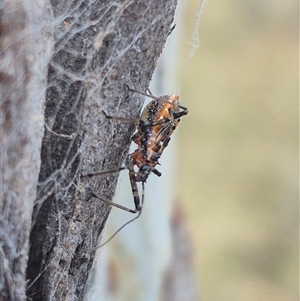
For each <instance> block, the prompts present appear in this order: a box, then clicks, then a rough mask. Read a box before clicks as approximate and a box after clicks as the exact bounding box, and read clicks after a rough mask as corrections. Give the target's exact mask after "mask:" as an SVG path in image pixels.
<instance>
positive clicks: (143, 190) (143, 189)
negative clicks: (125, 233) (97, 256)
mask: <svg viewBox="0 0 300 301" xmlns="http://www.w3.org/2000/svg"><path fill="white" fill-rule="evenodd" d="M144 199H145V185H144V182H142V203H141V208H140V210H139V213H138V215H137V216H136V217H134V218H133V219H131V220H129V221H128V222H127V223H125V224H124V225H123V226H122V227H120V228H119V229H118V230H117V231H116V232H115V233H114V234H113V235H112V236H111V237H110V238H109V239H108V240H107V241H105V242H104V243H102V244H101V245H99V246H97V247H95V248H94V249H93V250H96V249H99V248H101V247H103V246H104V245H106V244H107V243H108V242H110V241H111V240H112V239H113V238H114V237H115V236H116V235H117V234H118V233H119V232H120V231H121V230H122V229H123V228H125V227H126V226H127V225H129V224H130V223H132V222H133V221H135V220H136V219H138V218H139V217H140V215H141V214H142V208H143V204H144Z"/></svg>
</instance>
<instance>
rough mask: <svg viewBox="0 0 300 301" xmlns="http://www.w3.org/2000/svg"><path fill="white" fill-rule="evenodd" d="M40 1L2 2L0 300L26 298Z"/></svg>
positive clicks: (44, 25)
mask: <svg viewBox="0 0 300 301" xmlns="http://www.w3.org/2000/svg"><path fill="white" fill-rule="evenodd" d="M49 12H50V11H49V10H48V9H47V6H46V4H45V2H44V1H39V3H33V2H32V1H30V0H24V1H4V2H2V3H1V11H0V15H1V27H0V28H1V46H0V47H1V51H0V53H1V54H0V55H1V76H0V84H1V108H0V112H1V113H0V114H1V124H0V145H1V147H0V156H1V167H0V168H1V173H0V178H1V180H0V183H1V184H0V185H1V201H0V207H1V209H0V210H1V211H0V300H14V301H18V300H25V298H26V295H25V287H26V267H27V260H28V249H29V230H30V226H31V218H32V210H33V206H34V200H35V197H36V187H37V181H38V174H39V170H40V162H41V160H40V150H41V142H42V137H43V132H44V122H43V120H44V119H43V114H44V99H45V91H46V83H47V81H46V79H47V65H48V61H49V58H50V54H51V49H52V40H51V39H52V38H51V37H52V34H51V27H50V17H49Z"/></svg>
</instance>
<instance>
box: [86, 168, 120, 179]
mask: <svg viewBox="0 0 300 301" xmlns="http://www.w3.org/2000/svg"><path fill="white" fill-rule="evenodd" d="M124 169H126V167H119V168H117V169H111V170H106V171H99V172H94V173H88V174H86V175H82V177H89V178H91V177H97V176H103V175H108V174H111V173H115V172H119V171H121V170H124Z"/></svg>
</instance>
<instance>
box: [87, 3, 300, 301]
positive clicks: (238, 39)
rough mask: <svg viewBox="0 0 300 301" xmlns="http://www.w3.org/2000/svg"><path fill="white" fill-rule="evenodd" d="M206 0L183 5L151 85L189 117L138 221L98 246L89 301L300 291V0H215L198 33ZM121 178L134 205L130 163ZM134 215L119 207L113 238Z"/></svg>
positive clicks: (123, 195)
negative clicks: (177, 97)
mask: <svg viewBox="0 0 300 301" xmlns="http://www.w3.org/2000/svg"><path fill="white" fill-rule="evenodd" d="M199 2H200V1H199V0H187V1H180V2H179V5H178V10H177V15H176V18H175V23H176V28H175V30H174V31H173V33H172V34H171V36H170V40H169V41H168V43H167V44H166V48H165V50H164V53H163V56H162V59H161V61H160V63H159V65H158V68H157V70H156V75H155V76H154V82H153V83H152V86H151V91H152V93H153V94H154V95H164V94H172V93H180V99H181V103H182V105H184V106H187V107H188V109H189V115H188V116H187V117H185V116H184V117H182V122H181V124H180V126H179V127H178V130H177V133H176V134H175V135H174V136H172V141H171V143H170V146H169V147H168V148H167V149H166V150H165V152H164V154H163V157H162V160H161V163H162V165H161V166H160V167H159V170H160V171H161V172H162V173H163V176H162V177H161V178H159V179H158V178H157V177H155V176H154V175H153V176H151V177H149V180H148V181H147V184H146V193H145V206H144V209H143V214H142V216H141V217H140V219H139V220H138V221H135V222H134V223H133V224H131V225H129V226H127V227H126V228H125V229H124V230H122V231H121V232H120V233H118V235H117V236H116V237H115V238H114V239H113V240H112V241H111V242H110V243H109V244H107V245H106V246H105V247H104V248H102V249H99V254H98V256H99V257H98V259H97V260H96V261H95V266H97V264H98V263H99V269H98V272H97V275H96V276H95V279H94V281H93V283H94V284H93V285H92V289H91V290H90V291H89V295H88V296H87V300H99V296H101V300H131V301H133V300H139V301H146V300H149V301H154V300H163V301H168V300H172V301H175V300H179V301H192V300H201V301H223V300H229V301H241V300H242V301H248V300H249V301H250V300H255V301H287V300H291V301H296V300H298V299H299V204H298V199H299V173H298V168H299V135H298V121H299V118H298V113H299V105H298V98H299V51H298V47H299V46H298V45H299V41H298V22H299V16H298V13H299V7H298V5H299V4H298V3H297V1H292V0H286V1H276V0H275V1H274V0H272V1H271V0H265V1H258V0H253V1H241V0H239V1H238V0H228V1H224V2H222V1H216V0H208V1H206V4H205V8H204V11H203V14H202V16H201V20H200V24H199V28H198V31H197V33H198V41H197V39H196V40H195V39H194V40H192V33H193V31H194V28H195V24H196V15H197V12H198V9H199ZM198 42H199V43H200V47H199V48H198V49H197V50H196V52H195V54H194V56H193V57H189V53H190V50H191V48H192V47H193V46H197V44H198ZM161 78H166V81H164V82H163V81H162V79H161ZM162 82H163V84H162ZM176 146H177V147H176ZM119 184H120V185H119V187H118V188H117V191H116V198H115V199H114V201H115V202H118V203H121V204H123V205H127V206H129V207H133V202H132V193H131V188H130V184H129V180H128V174H127V172H124V173H121V175H120V183H119ZM174 208H175V209H174ZM130 218H131V215H128V213H126V212H122V211H121V210H118V209H113V210H112V214H111V216H110V219H109V221H108V227H107V237H110V235H111V234H112V233H114V232H115V231H116V229H118V228H119V227H120V226H122V225H123V224H124V223H125V222H126V221H128V220H129V219H130ZM170 220H171V221H172V223H171V224H170ZM103 241H105V238H104V239H103ZM180 277H181V279H180ZM104 280H105V281H106V284H103V281H104ZM180 285H181V286H182V288H181V290H180V289H179V290H177V292H178V293H177V292H176V293H174V292H175V291H176V289H177V288H178V287H179V286H180ZM182 292H184V293H186V294H184V293H182ZM172 294H173V295H172Z"/></svg>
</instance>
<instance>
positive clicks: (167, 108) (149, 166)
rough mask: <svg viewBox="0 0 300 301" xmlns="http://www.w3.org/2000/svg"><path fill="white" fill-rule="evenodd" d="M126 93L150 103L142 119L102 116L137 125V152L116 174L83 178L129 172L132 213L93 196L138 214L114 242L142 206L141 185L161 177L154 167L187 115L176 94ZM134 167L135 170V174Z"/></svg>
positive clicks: (135, 137) (111, 171)
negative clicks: (143, 97) (123, 171)
mask: <svg viewBox="0 0 300 301" xmlns="http://www.w3.org/2000/svg"><path fill="white" fill-rule="evenodd" d="M127 90H128V91H131V92H135V93H138V94H141V95H144V96H147V97H150V98H152V99H153V100H152V101H151V102H150V103H149V104H148V105H147V106H146V107H145V109H144V110H143V112H142V114H141V117H140V118H139V119H134V118H129V119H128V118H122V117H114V116H109V115H107V114H106V113H105V112H103V114H104V115H105V117H106V118H107V119H115V120H122V121H127V122H137V132H136V133H135V134H134V135H133V136H132V141H133V142H134V143H135V144H136V145H137V149H136V150H135V151H134V152H133V153H132V154H129V155H127V157H126V160H125V165H124V166H123V167H120V168H118V169H115V170H110V171H104V172H97V173H90V174H87V175H86V176H88V177H93V176H100V175H105V174H109V173H114V172H119V171H121V170H124V169H128V171H129V179H130V184H131V189H132V194H133V199H134V204H135V209H134V210H133V209H130V208H127V207H124V206H122V205H119V204H116V203H113V202H111V201H109V200H105V199H104V198H103V197H100V196H98V195H97V194H95V193H92V196H94V197H96V198H98V199H100V200H102V201H104V202H106V203H108V204H110V205H112V206H115V207H118V208H120V209H122V210H125V211H128V212H131V213H139V214H138V215H137V216H136V217H135V218H134V219H132V220H130V221H129V222H127V223H126V224H125V225H123V226H122V227H121V228H120V229H119V230H118V231H117V232H116V233H115V234H114V235H113V236H112V237H111V238H113V237H114V236H115V235H116V234H117V233H118V232H119V231H120V230H121V229H122V228H123V227H125V226H126V225H127V224H128V223H130V222H132V221H133V220H135V219H137V218H138V217H139V216H140V214H141V210H142V205H143V202H144V190H145V189H144V184H145V182H146V181H147V178H148V177H149V175H150V174H151V173H154V174H155V175H156V176H158V177H160V176H161V173H160V172H159V171H158V170H157V169H156V165H157V164H159V162H158V160H159V158H160V157H161V155H162V153H163V151H164V149H165V148H166V147H167V146H168V144H169V142H170V140H171V137H170V136H171V135H172V133H173V132H174V131H175V129H176V127H177V125H178V123H179V121H180V118H181V117H182V116H184V115H187V114H188V109H187V108H185V107H183V106H181V105H180V103H179V96H178V95H176V94H174V95H164V96H160V97H155V96H153V95H150V94H147V93H143V92H139V91H137V90H134V89H130V88H129V87H127ZM135 167H136V168H137V171H135V170H134V169H135ZM137 182H141V183H142V198H141V199H140V196H139V193H138V188H137ZM111 238H110V239H111ZM110 239H109V240H110ZM107 242H108V241H107ZM107 242H105V243H104V244H106V243H107ZM104 244H102V245H101V246H103V245H104Z"/></svg>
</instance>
